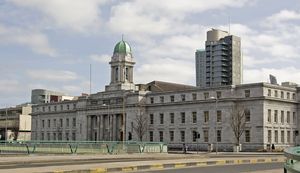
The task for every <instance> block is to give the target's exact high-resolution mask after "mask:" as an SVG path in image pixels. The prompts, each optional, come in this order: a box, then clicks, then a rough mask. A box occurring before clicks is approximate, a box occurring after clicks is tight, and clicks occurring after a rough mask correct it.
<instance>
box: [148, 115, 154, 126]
mask: <svg viewBox="0 0 300 173" xmlns="http://www.w3.org/2000/svg"><path fill="white" fill-rule="evenodd" d="M149 116H150V124H154V116H153V114H150V115H149Z"/></svg>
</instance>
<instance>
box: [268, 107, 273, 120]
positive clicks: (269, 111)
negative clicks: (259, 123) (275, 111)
mask: <svg viewBox="0 0 300 173" xmlns="http://www.w3.org/2000/svg"><path fill="white" fill-rule="evenodd" d="M271 114H272V111H271V109H268V122H269V123H270V122H271Z"/></svg>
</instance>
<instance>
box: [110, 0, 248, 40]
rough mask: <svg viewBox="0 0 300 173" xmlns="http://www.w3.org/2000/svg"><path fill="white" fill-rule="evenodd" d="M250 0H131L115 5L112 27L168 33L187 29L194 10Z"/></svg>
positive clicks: (141, 33)
mask: <svg viewBox="0 0 300 173" xmlns="http://www.w3.org/2000/svg"><path fill="white" fill-rule="evenodd" d="M247 2H248V0H218V1H206V0H189V1H182V0H164V1H153V0H143V1H140V0H132V1H127V2H122V3H120V4H117V5H115V6H113V7H112V10H111V11H112V15H111V18H110V21H109V22H108V25H109V27H110V28H111V29H112V30H113V31H115V32H119V33H126V34H132V35H134V34H135V35H138V36H137V37H139V36H143V37H145V36H144V35H145V34H147V35H163V34H165V35H169V34H172V33H173V34H174V33H182V32H186V30H187V29H188V28H191V27H193V25H192V24H188V23H185V21H184V19H185V17H186V16H187V15H189V14H191V13H201V12H204V11H207V10H211V9H223V8H227V7H241V6H243V5H245V4H246V3H247Z"/></svg>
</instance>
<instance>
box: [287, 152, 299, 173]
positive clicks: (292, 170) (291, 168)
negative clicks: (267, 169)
mask: <svg viewBox="0 0 300 173" xmlns="http://www.w3.org/2000/svg"><path fill="white" fill-rule="evenodd" d="M284 155H285V157H286V158H287V159H286V163H285V164H284V173H296V172H298V173H300V147H291V148H287V149H285V150H284Z"/></svg>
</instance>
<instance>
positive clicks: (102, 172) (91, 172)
mask: <svg viewBox="0 0 300 173" xmlns="http://www.w3.org/2000/svg"><path fill="white" fill-rule="evenodd" d="M285 161H286V159H285V158H263V159H262V158H261V159H238V160H216V161H198V162H197V161H196V162H182V163H166V164H149V165H139V166H126V167H114V168H95V169H86V170H71V171H63V170H57V171H54V172H48V173H108V172H130V171H141V170H143V171H150V170H162V169H170V168H187V167H206V166H216V165H237V164H257V163H277V162H278V163H279V162H285Z"/></svg>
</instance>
